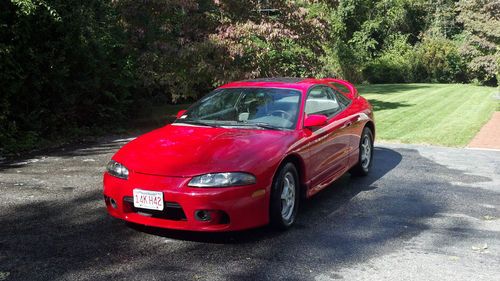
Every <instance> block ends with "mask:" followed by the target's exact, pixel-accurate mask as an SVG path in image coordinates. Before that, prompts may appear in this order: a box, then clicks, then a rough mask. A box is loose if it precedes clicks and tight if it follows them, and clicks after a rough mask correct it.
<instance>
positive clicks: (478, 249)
mask: <svg viewBox="0 0 500 281" xmlns="http://www.w3.org/2000/svg"><path fill="white" fill-rule="evenodd" d="M486 249H488V244H486V243H484V244H482V245H479V246H477V245H476V246H472V250H474V251H483V250H486Z"/></svg>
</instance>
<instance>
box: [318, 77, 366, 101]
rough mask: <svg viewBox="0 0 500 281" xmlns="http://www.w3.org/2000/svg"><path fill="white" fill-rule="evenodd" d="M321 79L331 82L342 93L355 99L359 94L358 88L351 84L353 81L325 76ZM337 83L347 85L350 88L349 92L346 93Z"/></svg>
mask: <svg viewBox="0 0 500 281" xmlns="http://www.w3.org/2000/svg"><path fill="white" fill-rule="evenodd" d="M321 81H323V82H324V83H328V84H330V86H332V87H333V88H335V89H336V90H337V91H339V92H340V93H342V94H344V95H346V96H347V97H349V98H350V99H355V98H357V97H358V96H359V94H358V90H357V89H356V87H354V85H353V84H351V83H349V82H347V81H344V80H341V79H335V78H323V79H321ZM336 85H341V86H343V87H345V88H346V89H348V90H349V93H346V92H345V91H342V90H341V89H339V87H337V86H336Z"/></svg>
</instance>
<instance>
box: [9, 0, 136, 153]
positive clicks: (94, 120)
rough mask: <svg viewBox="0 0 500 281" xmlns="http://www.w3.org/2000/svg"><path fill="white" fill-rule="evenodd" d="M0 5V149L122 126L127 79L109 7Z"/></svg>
mask: <svg viewBox="0 0 500 281" xmlns="http://www.w3.org/2000/svg"><path fill="white" fill-rule="evenodd" d="M0 5H1V7H0V21H1V22H2V23H3V24H2V25H1V26H0V34H1V36H0V38H2V39H1V40H2V41H0V60H1V61H2V64H0V88H1V89H2V95H1V99H0V105H1V107H2V110H1V113H0V128H1V130H0V135H1V137H0V140H1V142H2V145H1V147H2V148H7V149H9V148H10V150H17V149H19V148H30V147H32V146H35V145H36V144H37V142H38V141H39V140H40V139H42V138H55V137H57V136H59V135H60V134H65V133H66V132H67V131H68V130H69V129H71V128H86V127H88V128H91V127H94V126H95V127H99V126H104V125H106V124H109V123H115V122H116V121H120V120H125V117H124V115H125V114H126V112H127V108H128V103H129V99H130V95H129V91H130V89H131V86H133V84H132V83H131V82H130V81H131V80H132V79H131V78H132V77H133V76H132V74H133V73H132V69H131V67H130V61H129V59H128V58H127V56H124V53H123V51H124V48H123V46H124V39H125V37H124V34H123V32H122V31H121V29H119V28H117V26H116V25H115V23H116V20H117V19H116V13H115V12H114V10H113V9H112V6H111V1H97V0H95V1H84V2H82V1H68V0H54V1H13V2H10V1H7V2H5V1H4V2H2V4H0ZM54 11H57V12H54ZM111 120H113V121H112V122H110V121H111ZM117 123H120V122H117ZM19 146H22V147H19Z"/></svg>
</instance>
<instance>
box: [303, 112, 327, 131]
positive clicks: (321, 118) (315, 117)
mask: <svg viewBox="0 0 500 281" xmlns="http://www.w3.org/2000/svg"><path fill="white" fill-rule="evenodd" d="M326 121H328V118H327V117H326V116H325V115H320V114H311V115H308V116H307V117H306V120H305V121H304V127H306V128H311V127H321V126H323V125H325V124H326Z"/></svg>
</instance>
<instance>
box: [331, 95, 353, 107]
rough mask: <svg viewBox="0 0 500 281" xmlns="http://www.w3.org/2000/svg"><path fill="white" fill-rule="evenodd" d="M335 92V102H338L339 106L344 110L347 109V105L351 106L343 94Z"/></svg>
mask: <svg viewBox="0 0 500 281" xmlns="http://www.w3.org/2000/svg"><path fill="white" fill-rule="evenodd" d="M334 92H335V95H336V96H337V100H338V101H339V103H340V104H342V106H343V107H344V108H346V107H348V106H349V104H351V100H350V99H348V98H347V97H346V96H344V95H343V94H341V93H339V92H337V91H334Z"/></svg>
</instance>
